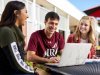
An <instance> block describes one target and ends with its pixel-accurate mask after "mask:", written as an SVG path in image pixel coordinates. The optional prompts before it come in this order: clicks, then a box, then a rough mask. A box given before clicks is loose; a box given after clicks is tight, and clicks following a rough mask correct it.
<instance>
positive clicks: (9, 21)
mask: <svg viewBox="0 0 100 75" xmlns="http://www.w3.org/2000/svg"><path fill="white" fill-rule="evenodd" d="M24 7H25V4H24V3H22V2H20V1H10V2H8V3H7V5H6V6H5V9H4V11H3V13H2V16H1V21H0V27H1V26H9V27H10V26H13V25H15V22H16V14H15V13H14V11H15V10H17V11H20V10H21V9H23V8H24Z"/></svg>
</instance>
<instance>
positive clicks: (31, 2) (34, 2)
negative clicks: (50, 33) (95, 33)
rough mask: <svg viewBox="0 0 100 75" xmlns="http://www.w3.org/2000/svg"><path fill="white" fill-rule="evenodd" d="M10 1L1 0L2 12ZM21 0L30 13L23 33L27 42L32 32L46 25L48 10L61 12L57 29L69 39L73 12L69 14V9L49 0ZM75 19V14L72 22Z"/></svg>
mask: <svg viewBox="0 0 100 75" xmlns="http://www.w3.org/2000/svg"><path fill="white" fill-rule="evenodd" d="M8 1H10V0H0V5H1V7H0V14H1V13H2V11H3V9H4V7H5V5H6V3H7V2H8ZM19 1H22V2H24V3H25V4H26V7H27V10H28V15H29V18H28V19H27V22H26V24H25V26H23V33H24V35H25V36H26V42H27V43H28V41H29V38H30V35H31V33H32V32H35V31H36V30H39V29H43V28H44V27H45V25H44V17H45V14H46V13H47V12H48V11H55V12H57V13H58V14H59V16H60V22H59V27H58V29H57V31H58V32H61V33H62V34H63V36H64V38H65V41H66V40H67V37H68V35H69V34H70V30H69V25H70V24H72V23H70V19H72V17H71V18H70V15H71V14H72V13H71V14H68V13H67V11H65V10H62V9H63V8H62V9H61V8H60V7H59V5H54V3H53V4H52V3H50V2H49V0H19ZM43 3H44V4H43ZM62 5H63V4H62ZM66 6H67V5H66ZM69 9H70V8H69ZM69 9H68V10H69ZM70 10H71V9H70ZM77 12H78V11H77ZM73 15H75V14H73ZM75 19H77V18H75V16H74V18H73V21H71V22H74V20H75ZM77 21H78V20H77Z"/></svg>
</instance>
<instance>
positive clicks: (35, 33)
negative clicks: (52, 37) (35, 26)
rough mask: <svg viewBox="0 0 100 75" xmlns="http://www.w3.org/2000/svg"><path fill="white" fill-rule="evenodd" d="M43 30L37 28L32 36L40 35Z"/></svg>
mask: <svg viewBox="0 0 100 75" xmlns="http://www.w3.org/2000/svg"><path fill="white" fill-rule="evenodd" d="M42 32H43V30H37V31H35V32H33V33H32V36H38V35H40V34H41V33H42Z"/></svg>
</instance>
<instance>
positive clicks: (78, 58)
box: [46, 43, 92, 67]
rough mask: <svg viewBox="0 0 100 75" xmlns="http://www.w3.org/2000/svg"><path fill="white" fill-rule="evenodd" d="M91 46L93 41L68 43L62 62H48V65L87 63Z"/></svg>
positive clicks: (60, 65)
mask: <svg viewBox="0 0 100 75" xmlns="http://www.w3.org/2000/svg"><path fill="white" fill-rule="evenodd" d="M91 46H92V44H91V43H66V44H65V47H64V49H63V52H62V55H61V58H60V62H59V63H46V65H50V66H57V67H62V66H72V65H81V64H85V60H86V59H87V57H88V54H89V52H90V48H91Z"/></svg>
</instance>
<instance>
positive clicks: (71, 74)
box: [45, 62, 100, 75]
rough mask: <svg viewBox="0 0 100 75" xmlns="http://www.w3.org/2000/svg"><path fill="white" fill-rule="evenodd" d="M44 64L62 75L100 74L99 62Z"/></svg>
mask: <svg viewBox="0 0 100 75" xmlns="http://www.w3.org/2000/svg"><path fill="white" fill-rule="evenodd" d="M45 66H46V67H47V68H49V69H50V70H52V71H55V72H57V73H59V74H62V75H100V62H99V63H98V62H92V63H88V64H84V65H77V66H65V67H56V66H49V65H45Z"/></svg>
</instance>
